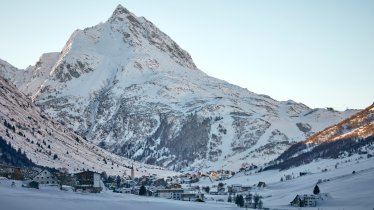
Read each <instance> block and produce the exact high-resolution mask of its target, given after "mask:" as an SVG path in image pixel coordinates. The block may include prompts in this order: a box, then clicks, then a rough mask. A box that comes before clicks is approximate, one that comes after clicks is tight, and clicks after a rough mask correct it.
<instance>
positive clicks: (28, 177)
mask: <svg viewBox="0 0 374 210" xmlns="http://www.w3.org/2000/svg"><path fill="white" fill-rule="evenodd" d="M256 168H257V167H256ZM256 168H254V167H251V168H246V169H242V170H241V171H239V172H245V171H246V170H253V169H256ZM234 175H235V172H232V171H225V170H219V171H209V172H207V173H202V172H198V173H193V174H192V173H185V174H180V175H175V176H172V177H171V176H168V177H166V178H160V177H158V176H157V175H156V174H151V175H142V176H140V177H137V176H136V169H135V168H134V167H133V166H132V167H131V170H130V174H126V173H124V174H123V175H122V176H118V175H117V176H110V175H107V174H106V173H105V172H102V173H98V172H94V171H81V172H78V173H75V174H69V173H68V170H67V169H63V168H62V169H59V170H56V169H50V168H43V169H42V168H33V169H30V168H20V167H13V166H7V165H0V177H1V178H2V179H9V180H20V181H22V187H25V188H35V189H40V188H51V187H55V188H56V189H59V190H63V191H71V192H79V193H100V192H102V191H112V192H113V193H122V194H133V195H138V196H148V197H155V198H162V199H171V200H177V201H189V202H205V201H215V202H230V203H235V204H236V205H237V206H238V207H242V208H253V209H266V208H264V207H263V205H264V204H263V201H262V198H263V197H262V196H261V195H259V194H258V192H259V191H261V189H263V188H266V186H267V185H266V183H265V182H262V181H260V182H258V183H257V184H255V185H245V184H243V183H241V184H239V183H238V184H227V183H225V180H229V179H230V178H231V177H232V176H234ZM305 175H307V173H305V172H301V173H300V176H305ZM293 178H294V177H293V176H291V175H287V176H285V177H284V178H283V177H282V178H281V181H286V180H290V179H293ZM283 179H284V180H283ZM0 182H1V180H0ZM202 183H208V184H206V185H203V184H202ZM209 183H211V184H209ZM213 183H218V184H213ZM13 184H14V182H12V185H13ZM316 187H317V188H318V186H317V185H316ZM316 190H317V192H314V194H311V195H307V194H303V195H296V197H295V198H294V199H293V200H292V201H290V206H294V207H315V206H317V202H318V200H320V199H322V197H321V195H322V194H319V189H315V191H316Z"/></svg>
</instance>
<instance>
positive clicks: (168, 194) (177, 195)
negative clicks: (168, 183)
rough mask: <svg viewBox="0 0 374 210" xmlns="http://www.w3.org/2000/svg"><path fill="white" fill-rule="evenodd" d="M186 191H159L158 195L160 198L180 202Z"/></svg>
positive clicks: (178, 189)
mask: <svg viewBox="0 0 374 210" xmlns="http://www.w3.org/2000/svg"><path fill="white" fill-rule="evenodd" d="M183 192H184V190H183V189H180V188H177V189H160V190H157V192H156V194H157V196H158V197H160V198H167V199H173V200H180V199H181V196H182V194H183Z"/></svg>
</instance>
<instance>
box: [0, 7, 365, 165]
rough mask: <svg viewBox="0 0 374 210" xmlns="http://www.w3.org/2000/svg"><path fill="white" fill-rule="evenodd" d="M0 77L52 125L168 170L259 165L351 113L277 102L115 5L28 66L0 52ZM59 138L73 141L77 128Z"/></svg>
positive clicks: (102, 146)
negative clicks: (232, 80)
mask: <svg viewBox="0 0 374 210" xmlns="http://www.w3.org/2000/svg"><path fill="white" fill-rule="evenodd" d="M0 76H2V77H5V78H6V79H7V80H9V81H10V82H12V83H14V84H15V85H16V86H17V87H18V89H19V90H20V91H21V92H23V93H24V94H25V95H27V96H29V97H31V99H32V100H33V102H34V103H35V104H36V106H37V107H39V108H40V109H41V110H42V111H43V112H44V113H46V114H47V115H49V116H48V117H50V118H52V119H53V120H55V121H56V123H59V125H58V126H60V124H61V126H66V127H68V128H69V129H71V130H73V131H75V132H76V133H77V134H78V135H80V136H81V137H82V138H84V139H87V141H88V142H90V143H93V144H95V145H98V146H99V147H101V148H103V149H105V150H108V151H110V152H112V153H115V154H117V155H120V156H123V157H125V158H130V159H132V160H136V161H141V162H143V163H147V164H152V165H157V166H162V167H166V168H169V169H174V170H191V171H198V170H201V169H204V170H209V169H227V170H238V169H239V168H241V167H247V166H250V165H252V164H254V165H263V164H265V163H267V162H269V161H271V160H274V159H276V158H277V157H278V156H279V155H280V154H281V153H283V152H284V151H285V150H287V149H288V148H289V147H290V146H291V145H293V144H295V143H297V142H300V141H303V140H305V139H307V138H308V137H310V136H312V135H313V134H315V133H317V132H319V131H321V130H323V129H325V128H326V127H329V126H332V125H334V124H336V123H338V122H340V121H342V120H344V119H346V118H348V117H350V116H351V115H353V114H356V113H357V112H358V110H346V111H344V112H339V111H335V110H333V109H331V108H327V109H311V108H309V107H307V106H306V105H304V104H302V103H296V102H294V101H292V100H289V101H277V100H274V99H272V98H271V97H269V96H266V95H260V94H256V93H253V92H250V91H248V90H247V89H243V88H241V87H238V86H235V85H233V84H229V83H227V82H225V81H223V80H219V79H216V78H213V77H210V76H208V75H207V74H205V73H204V72H203V71H201V70H200V69H198V68H197V66H196V65H195V64H194V62H193V60H192V58H191V56H190V55H189V53H187V52H186V51H185V50H183V49H182V48H181V47H180V46H179V45H178V44H177V43H175V42H174V41H173V40H172V39H171V38H170V37H169V36H167V35H166V34H165V33H163V32H162V31H161V30H160V29H158V28H157V27H156V26H155V25H154V24H153V23H151V22H150V21H148V20H147V19H145V18H144V17H137V16H135V15H134V14H132V13H131V12H129V11H128V10H127V9H125V8H124V7H123V6H121V5H119V6H118V7H117V8H116V9H115V11H114V12H113V14H112V16H111V17H110V18H109V19H108V20H107V21H106V22H104V23H100V24H98V25H96V26H93V27H89V28H86V29H84V30H76V31H75V32H74V33H73V34H72V35H71V37H70V39H69V40H68V41H67V43H66V45H65V46H64V48H63V49H62V51H61V52H53V53H46V54H43V55H42V56H41V57H40V60H39V61H38V62H37V63H36V64H35V65H34V66H30V67H28V68H27V69H25V70H19V69H16V68H15V67H12V66H11V65H10V64H8V63H7V62H5V61H1V60H0ZM280 79H281V78H280ZM6 85H7V84H5V86H6ZM264 85H266V83H264ZM306 94H307V93H306ZM25 100H26V99H25ZM25 103H26V102H25ZM28 106H33V105H28ZM37 107H35V108H33V110H34V109H37ZM35 113H36V112H35ZM37 115H38V114H37ZM31 117H32V119H36V118H38V119H41V118H40V117H37V116H36V115H35V116H31ZM32 119H30V120H32ZM26 120H27V119H26ZM52 122H53V121H48V123H49V125H51V126H52V125H53V123H52ZM51 123H52V124H51ZM55 126H57V125H55ZM58 126H57V127H58ZM30 129H31V128H30ZM43 129H44V128H43ZM50 129H57V128H53V127H51V128H50ZM50 129H47V130H43V131H42V132H43V133H45V135H47V133H48V130H50ZM35 135H39V134H35ZM64 136H66V137H64ZM29 138H31V136H30V137H29ZM58 138H59V139H62V138H66V139H67V141H68V142H70V141H71V142H72V143H71V144H72V146H71V147H74V144H76V143H75V140H74V138H76V137H75V134H74V133H69V134H64V133H62V132H60V133H59V134H58ZM77 138H78V137H77ZM79 138H80V137H79ZM70 139H73V140H70ZM73 143H74V144H73ZM90 143H85V144H87V146H86V147H87V148H89V147H91V146H89V144H90ZM56 146H57V145H56ZM92 147H93V148H96V147H94V146H92ZM35 149H36V148H33V150H35ZM99 150H100V149H98V151H99ZM63 151H64V152H65V150H63ZM100 151H101V150H100ZM100 153H105V151H102V152H100ZM71 155H73V152H72V154H71ZM61 157H62V153H61ZM100 157H101V156H100ZM116 158H117V156H113V159H116ZM118 158H119V157H118ZM118 161H119V159H118ZM40 162H42V160H40Z"/></svg>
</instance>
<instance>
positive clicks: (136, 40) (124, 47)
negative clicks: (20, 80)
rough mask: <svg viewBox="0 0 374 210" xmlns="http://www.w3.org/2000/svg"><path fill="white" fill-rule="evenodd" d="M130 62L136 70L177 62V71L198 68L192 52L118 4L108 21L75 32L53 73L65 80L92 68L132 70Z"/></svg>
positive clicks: (96, 69)
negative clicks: (190, 53)
mask: <svg viewBox="0 0 374 210" xmlns="http://www.w3.org/2000/svg"><path fill="white" fill-rule="evenodd" d="M129 63H132V66H135V68H134V70H152V71H154V70H156V69H158V70H162V69H170V68H169V67H167V66H173V64H172V63H175V64H177V66H176V65H174V68H173V69H174V70H175V71H179V70H178V69H183V68H184V69H185V70H186V69H189V70H190V71H191V70H196V71H198V70H197V69H196V65H195V64H194V62H193V60H192V58H191V56H190V55H189V54H188V53H187V52H186V51H185V50H183V49H182V48H180V47H179V45H178V44H176V43H175V42H174V41H173V40H172V39H171V38H170V37H169V36H167V35H166V34H165V33H163V32H162V31H161V30H160V29H158V28H157V27H156V26H155V25H154V24H153V23H151V22H150V21H148V20H146V19H145V18H143V17H137V16H136V15H134V14H132V13H130V12H129V11H128V10H127V9H125V8H124V7H123V6H121V5H118V6H117V8H116V9H115V11H114V12H113V15H112V16H111V17H110V18H109V19H108V20H107V21H106V22H104V23H100V24H98V25H96V26H93V27H89V28H85V29H84V30H76V31H75V32H74V33H73V34H72V36H71V37H70V39H69V40H68V42H67V43H66V45H65V47H64V49H63V50H62V53H61V56H60V58H59V60H58V62H57V63H56V65H55V66H54V67H53V69H52V73H51V75H52V76H53V77H54V80H56V81H59V82H66V81H70V80H72V79H73V78H78V77H80V75H82V74H87V73H89V72H92V71H93V70H95V71H105V72H107V74H114V73H113V71H119V70H121V71H123V70H129V69H130V66H129V65H128V64H129ZM175 66H176V67H175ZM178 66H179V67H178Z"/></svg>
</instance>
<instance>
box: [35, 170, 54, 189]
mask: <svg viewBox="0 0 374 210" xmlns="http://www.w3.org/2000/svg"><path fill="white" fill-rule="evenodd" d="M32 181H35V182H38V183H39V185H42V186H43V185H44V186H46V185H49V186H54V185H57V184H58V183H57V178H56V177H55V176H54V175H53V174H52V173H51V172H50V171H49V170H47V169H44V170H42V171H41V172H39V173H38V174H37V175H36V176H35V177H34V178H32Z"/></svg>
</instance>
